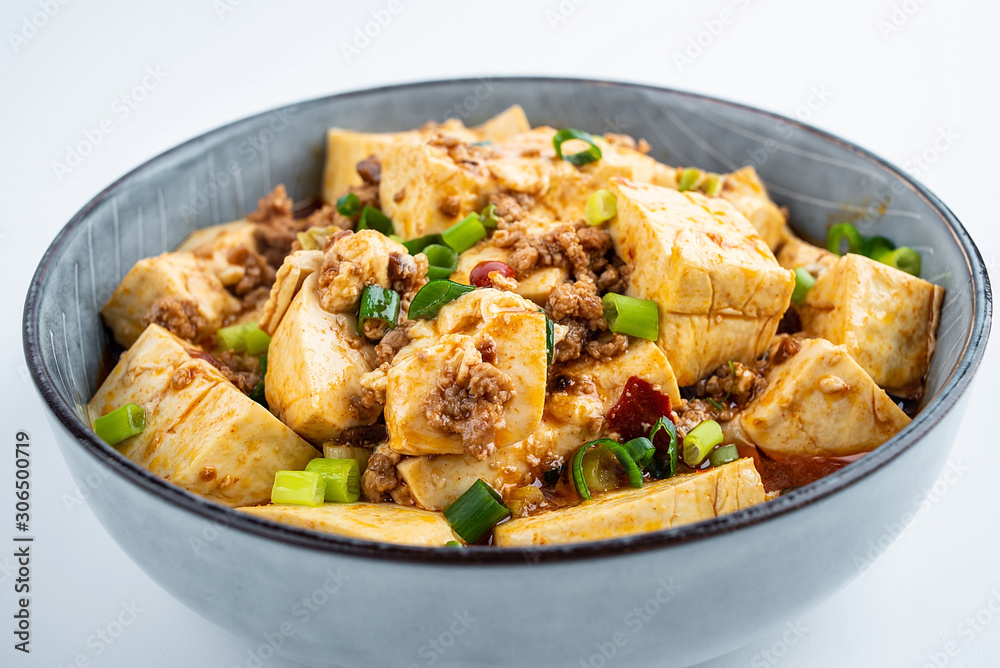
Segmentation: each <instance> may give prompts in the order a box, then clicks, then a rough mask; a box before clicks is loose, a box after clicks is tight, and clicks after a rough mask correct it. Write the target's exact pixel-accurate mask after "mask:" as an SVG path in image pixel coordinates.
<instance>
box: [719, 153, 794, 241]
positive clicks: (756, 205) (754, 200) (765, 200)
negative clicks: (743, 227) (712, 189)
mask: <svg viewBox="0 0 1000 668" xmlns="http://www.w3.org/2000/svg"><path fill="white" fill-rule="evenodd" d="M720 197H722V198H723V199H725V200H726V201H728V202H730V203H731V204H732V205H733V206H735V207H736V210H737V211H739V212H740V213H742V214H743V215H744V216H746V217H747V220H749V221H750V224H751V225H753V226H754V229H756V230H757V234H758V235H760V238H761V239H763V240H764V243H766V244H767V245H768V247H769V248H770V249H771V250H772V251H773V250H775V249H776V248H777V247H778V246H779V245H780V243H781V241H782V240H783V239H784V235H785V222H786V221H785V216H784V214H783V213H781V209H779V208H778V207H777V205H775V203H774V202H772V201H771V197H770V196H769V195H768V194H767V188H766V187H765V186H764V182H763V181H761V180H760V177H759V176H758V175H757V170H755V169H754V168H753V167H752V166H750V165H747V166H746V167H743V168H742V169H737V170H736V171H735V172H733V173H732V174H726V175H725V177H724V178H723V181H722V192H721V193H720Z"/></svg>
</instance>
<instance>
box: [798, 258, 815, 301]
mask: <svg viewBox="0 0 1000 668" xmlns="http://www.w3.org/2000/svg"><path fill="white" fill-rule="evenodd" d="M815 284H816V279H815V278H813V275H812V274H810V273H809V272H808V271H806V270H805V269H803V268H802V267H799V268H798V269H796V270H795V288H794V289H793V290H792V301H793V302H795V303H796V304H801V303H802V302H804V301H805V300H806V295H807V294H809V291H810V290H812V286H813V285H815Z"/></svg>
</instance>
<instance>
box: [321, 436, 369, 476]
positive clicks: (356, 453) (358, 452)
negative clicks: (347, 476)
mask: <svg viewBox="0 0 1000 668" xmlns="http://www.w3.org/2000/svg"><path fill="white" fill-rule="evenodd" d="M371 456H372V449H371V448H365V447H362V446H360V445H341V444H339V443H324V444H323V457H324V458H325V459H353V460H354V461H356V462H357V463H358V471H359V472H360V473H364V472H365V469H366V468H368V460H369V459H371Z"/></svg>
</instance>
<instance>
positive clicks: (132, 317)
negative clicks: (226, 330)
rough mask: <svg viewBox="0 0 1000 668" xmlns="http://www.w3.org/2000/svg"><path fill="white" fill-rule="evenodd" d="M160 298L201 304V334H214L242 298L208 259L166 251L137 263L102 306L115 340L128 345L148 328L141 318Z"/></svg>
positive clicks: (236, 309)
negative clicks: (226, 284)
mask: <svg viewBox="0 0 1000 668" xmlns="http://www.w3.org/2000/svg"><path fill="white" fill-rule="evenodd" d="M161 297H174V298H177V299H187V300H190V301H192V302H194V303H195V304H196V305H197V306H198V311H199V312H200V313H201V315H202V316H204V318H205V320H206V322H207V323H208V324H207V326H206V327H205V329H204V331H203V332H199V333H198V334H199V336H205V335H207V334H214V333H215V330H217V329H218V328H219V327H221V326H222V322H223V320H224V319H225V317H226V316H227V315H229V314H232V313H236V312H238V311H239V310H240V300H239V299H237V298H236V297H234V296H233V295H231V294H230V293H229V292H227V291H226V288H225V286H224V285H223V284H222V281H221V280H219V278H218V276H216V275H215V273H214V272H213V271H212V269H211V266H210V265H209V264H207V263H206V262H205V261H203V260H201V259H199V258H197V257H195V255H193V254H192V253H163V254H162V255H157V256H156V257H147V258H144V259H142V260H139V261H138V262H136V263H135V266H133V267H132V269H130V270H129V272H128V273H127V274H126V275H125V278H124V279H122V282H121V283H119V284H118V287H117V288H115V291H114V292H112V293H111V297H110V298H109V299H108V301H107V303H106V304H105V305H104V308H102V309H101V315H102V316H104V322H106V323H107V325H108V327H110V328H111V331H112V332H113V333H114V335H115V340H116V341H118V343H120V344H121V345H123V346H125V347H126V348H127V347H128V346H130V345H132V343H133V342H135V340H136V339H137V338H138V337H139V334H141V333H142V331H143V330H144V329H145V328H146V325H145V323H143V321H142V317H143V316H144V315H145V314H146V311H147V310H148V309H149V306H150V305H151V304H152V303H153V302H154V301H155V300H157V299H159V298H161Z"/></svg>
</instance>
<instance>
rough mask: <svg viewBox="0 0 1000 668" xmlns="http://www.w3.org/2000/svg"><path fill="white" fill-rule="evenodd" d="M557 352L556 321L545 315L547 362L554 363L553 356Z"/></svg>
mask: <svg viewBox="0 0 1000 668" xmlns="http://www.w3.org/2000/svg"><path fill="white" fill-rule="evenodd" d="M555 354H556V326H555V323H553V322H552V320H551V319H550V318H549V316H545V363H546V364H548V365H551V364H552V358H553V357H554V356H555Z"/></svg>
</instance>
